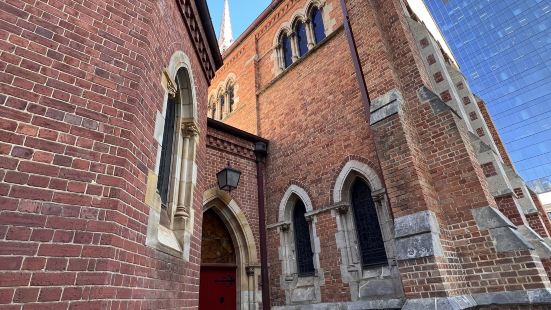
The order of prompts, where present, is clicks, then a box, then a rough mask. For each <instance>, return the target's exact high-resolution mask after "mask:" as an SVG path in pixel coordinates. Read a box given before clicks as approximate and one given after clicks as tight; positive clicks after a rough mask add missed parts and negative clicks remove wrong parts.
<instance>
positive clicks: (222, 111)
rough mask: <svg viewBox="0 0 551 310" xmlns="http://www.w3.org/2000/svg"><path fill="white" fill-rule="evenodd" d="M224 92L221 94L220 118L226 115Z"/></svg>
mask: <svg viewBox="0 0 551 310" xmlns="http://www.w3.org/2000/svg"><path fill="white" fill-rule="evenodd" d="M224 104H225V102H224V94H221V95H220V119H222V117H224Z"/></svg>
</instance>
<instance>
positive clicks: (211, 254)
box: [199, 188, 260, 310]
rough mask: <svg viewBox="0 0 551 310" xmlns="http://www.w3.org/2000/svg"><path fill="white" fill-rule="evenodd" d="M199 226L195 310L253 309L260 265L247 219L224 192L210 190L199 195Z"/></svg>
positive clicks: (257, 293)
mask: <svg viewBox="0 0 551 310" xmlns="http://www.w3.org/2000/svg"><path fill="white" fill-rule="evenodd" d="M202 226H203V234H202V238H201V274H200V288H199V309H200V310H210V309H217V310H218V309H221V310H224V309H232V310H233V309H257V308H258V305H259V302H260V300H259V299H260V292H259V288H258V281H257V279H258V277H259V275H260V264H259V262H258V256H257V251H256V242H255V238H254V235H253V233H252V230H251V227H250V226H249V223H248V222H247V216H246V215H245V213H243V211H242V210H241V209H240V208H239V206H238V205H237V203H236V202H235V201H234V200H233V199H232V198H231V196H230V195H229V194H228V193H227V192H224V191H221V190H218V189H215V188H213V189H210V190H208V191H206V192H205V193H204V194H203V224H202ZM231 277H233V279H235V280H234V283H232V280H231ZM230 284H231V285H232V286H231V287H230ZM216 285H219V287H215V286H216ZM216 289H220V291H216ZM231 292H233V296H234V298H233V299H232V298H231V297H227V296H228V294H231ZM221 293H222V294H221ZM221 297H223V300H221V299H220V298H221ZM221 301H223V303H221ZM211 302H213V303H211Z"/></svg>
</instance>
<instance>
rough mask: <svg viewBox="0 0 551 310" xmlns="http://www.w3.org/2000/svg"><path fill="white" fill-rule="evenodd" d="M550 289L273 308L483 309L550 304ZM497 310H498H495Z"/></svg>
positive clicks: (331, 309) (309, 309) (285, 309)
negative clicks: (486, 307)
mask: <svg viewBox="0 0 551 310" xmlns="http://www.w3.org/2000/svg"><path fill="white" fill-rule="evenodd" d="M549 304H551V289H533V290H526V291H510V292H495V293H480V294H472V295H458V296H450V297H436V298H419V299H407V300H404V299H385V300H362V301H354V302H341V303H320V304H313V305H308V306H307V307H305V306H283V307H273V309H274V310H303V309H307V310H333V309H349V310H360V309H362V310H364V309H366V310H367V309H370V310H371V309H401V310H420V309H422V310H467V309H475V308H476V307H481V306H515V305H521V306H524V305H549ZM496 309H497V308H496Z"/></svg>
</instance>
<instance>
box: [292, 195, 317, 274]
mask: <svg viewBox="0 0 551 310" xmlns="http://www.w3.org/2000/svg"><path fill="white" fill-rule="evenodd" d="M305 214H306V208H305V206H304V203H303V202H302V200H300V199H299V200H297V202H296V204H295V207H294V208H293V230H294V233H295V247H296V255H297V273H298V276H299V277H308V276H312V275H314V274H315V269H314V253H313V252H312V244H311V241H310V229H309V225H308V222H307V221H306V217H305V216H304V215H305Z"/></svg>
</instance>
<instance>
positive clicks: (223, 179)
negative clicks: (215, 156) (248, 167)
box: [216, 163, 241, 192]
mask: <svg viewBox="0 0 551 310" xmlns="http://www.w3.org/2000/svg"><path fill="white" fill-rule="evenodd" d="M240 177H241V171H239V170H237V169H234V168H232V167H231V166H230V163H228V166H227V167H226V168H224V169H222V170H221V171H220V172H218V173H217V174H216V179H217V180H218V188H220V189H221V190H224V191H228V192H231V191H232V190H234V189H236V188H237V185H239V178H240Z"/></svg>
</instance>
